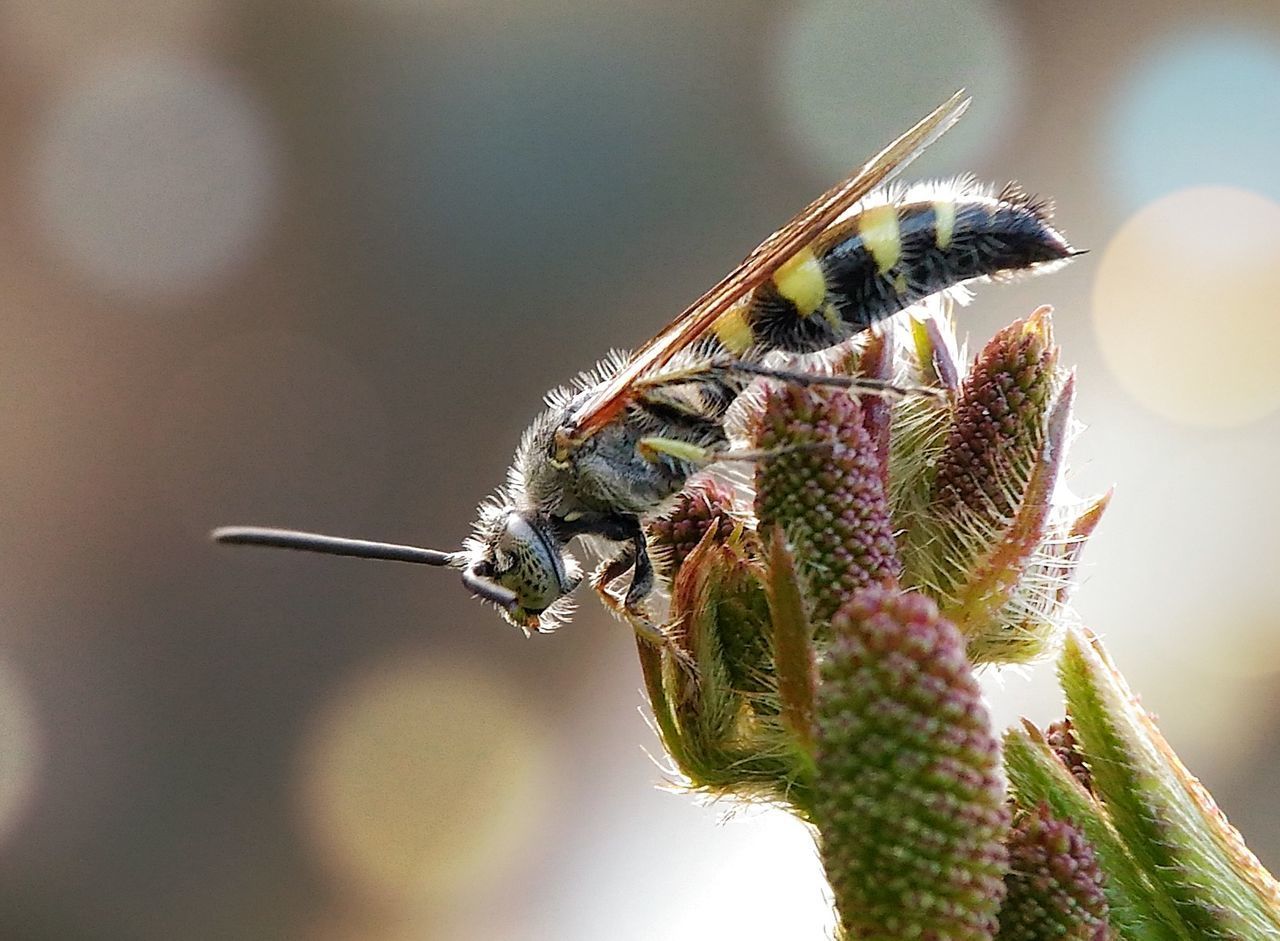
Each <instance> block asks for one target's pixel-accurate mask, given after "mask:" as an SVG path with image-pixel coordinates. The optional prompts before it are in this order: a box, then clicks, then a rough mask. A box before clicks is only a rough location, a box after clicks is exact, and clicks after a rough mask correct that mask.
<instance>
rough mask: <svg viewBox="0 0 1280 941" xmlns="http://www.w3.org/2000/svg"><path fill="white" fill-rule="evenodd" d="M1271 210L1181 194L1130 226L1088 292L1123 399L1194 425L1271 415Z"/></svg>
mask: <svg viewBox="0 0 1280 941" xmlns="http://www.w3.org/2000/svg"><path fill="white" fill-rule="evenodd" d="M1278 258H1280V203H1276V202H1274V201H1272V200H1270V199H1267V198H1266V197H1264V196H1260V195H1258V194H1256V193H1250V192H1246V191H1244V190H1238V189H1232V188H1228V187H1200V188H1195V189H1188V190H1183V191H1181V192H1178V193H1174V194H1171V195H1169V196H1166V197H1164V198H1163V199H1159V200H1156V201H1155V202H1153V203H1152V204H1150V205H1149V206H1147V207H1145V208H1144V209H1142V210H1141V211H1140V212H1138V213H1137V214H1136V215H1134V216H1133V217H1132V218H1131V219H1129V220H1128V221H1127V222H1126V223H1125V224H1124V225H1123V226H1122V227H1121V229H1120V231H1119V232H1118V233H1117V234H1116V236H1115V237H1114V238H1113V239H1112V240H1111V242H1110V244H1109V245H1108V246H1107V249H1106V253H1105V254H1104V256H1103V258H1102V262H1101V263H1100V264H1099V266H1098V275H1097V281H1096V282H1095V285H1094V303H1093V314H1094V326H1095V329H1096V330H1097V334H1098V340H1099V343H1100V344H1101V346H1102V351H1103V354H1104V356H1105V357H1106V360H1107V363H1108V365H1109V366H1110V367H1111V369H1112V371H1113V372H1114V373H1115V375H1116V376H1117V377H1118V378H1119V380H1120V382H1121V383H1122V384H1123V385H1124V387H1125V388H1126V389H1127V390H1128V392H1129V393H1130V394H1131V395H1132V396H1133V397H1134V398H1135V399H1137V400H1138V401H1139V402H1141V403H1142V404H1143V405H1145V406H1146V407H1147V408H1150V409H1151V410H1153V411H1155V412H1157V413H1158V414H1160V415H1163V416H1165V417H1166V418H1171V419H1175V420H1178V421H1183V422H1188V423H1190V424H1196V425H1217V426H1230V425H1240V424H1245V423H1247V422H1250V421H1254V420H1256V419H1258V418H1261V417H1263V416H1264V415H1267V414H1269V413H1270V412H1272V411H1274V410H1275V409H1276V408H1277V407H1278V406H1280V370H1277V369H1276V355H1277V350H1280V318H1278V317H1276V315H1275V305H1276V298H1277V297H1280V264H1277V263H1276V260H1277V259H1278Z"/></svg>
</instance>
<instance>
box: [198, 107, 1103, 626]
mask: <svg viewBox="0 0 1280 941" xmlns="http://www.w3.org/2000/svg"><path fill="white" fill-rule="evenodd" d="M968 104H969V99H968V98H966V97H964V95H963V93H960V92H958V93H956V95H954V96H953V97H952V98H951V99H950V100H948V101H947V102H946V103H944V104H943V105H941V106H940V107H939V108H937V109H936V110H934V111H933V112H932V113H931V114H929V115H928V116H927V117H925V118H924V119H923V120H921V121H920V122H919V123H918V124H916V125H915V126H914V127H913V128H911V130H909V131H907V132H906V133H905V134H903V135H902V136H901V137H899V138H898V139H897V140H895V141H894V142H893V143H891V144H889V145H888V146H887V147H885V148H884V149H883V150H881V151H880V152H879V153H878V154H876V155H875V156H874V157H872V158H871V159H870V160H869V161H868V162H867V163H866V164H864V165H863V166H862V167H861V168H859V169H858V170H856V171H855V172H854V173H853V174H851V175H850V176H848V177H847V178H846V179H844V180H843V181H841V182H840V183H838V184H836V185H835V186H834V187H832V188H831V189H830V190H828V191H827V192H826V193H824V194H823V195H821V196H820V197H818V198H817V199H816V200H814V201H813V202H812V203H810V204H809V205H808V206H806V207H805V208H804V209H803V210H801V211H800V213H798V214H797V215H796V216H795V217H794V218H793V219H791V221H789V222H788V223H787V224H786V225H784V226H783V227H782V228H781V229H779V230H778V231H777V232H775V233H774V234H773V235H771V236H769V238H767V239H765V241H764V242H763V243H761V244H760V245H759V246H758V247H757V248H756V249H755V250H754V251H752V252H751V253H750V254H749V255H748V256H747V257H746V259H745V260H744V261H743V262H742V263H741V264H740V265H739V266H738V267H737V268H735V269H734V270H733V271H732V272H730V273H729V274H728V275H726V276H725V277H724V278H723V279H722V280H721V281H720V282H719V283H718V284H716V285H715V286H714V287H712V288H711V289H710V290H709V291H707V292H706V293H705V294H704V295H703V296H702V297H700V298H698V300H696V301H695V302H694V303H693V304H691V305H690V306H689V307H688V308H687V309H685V310H684V312H683V313H681V314H680V315H679V316H678V317H676V318H675V319H674V320H673V321H671V323H669V324H668V325H667V326H666V327H665V328H664V329H663V330H662V331H661V332H660V333H658V334H657V335H656V336H655V337H653V339H651V340H649V341H648V342H647V343H645V344H644V345H643V346H641V347H640V348H639V349H638V350H636V351H635V352H634V353H633V354H631V355H630V356H624V355H620V354H615V355H613V356H612V357H610V358H609V359H608V360H606V361H605V362H603V363H601V364H600V365H599V366H598V367H597V368H596V369H595V370H594V371H592V372H590V373H584V374H583V375H582V376H580V377H579V378H578V380H577V381H575V382H573V383H572V384H570V385H569V386H566V387H564V388H560V389H556V390H554V391H552V392H551V393H549V394H548V395H547V397H546V401H545V410H544V411H543V412H542V413H541V414H540V415H539V416H538V417H537V418H535V419H534V421H533V423H532V424H531V425H530V426H529V428H528V429H527V430H526V431H525V432H524V434H523V436H522V437H521V439H520V444H519V447H518V448H517V450H516V454H515V459H514V461H513V462H512V465H511V468H510V470H509V471H508V473H507V481H506V484H505V486H503V487H501V488H499V489H498V490H497V492H496V493H495V494H494V495H493V496H492V497H490V498H489V499H487V500H486V501H484V502H483V503H482V504H481V505H480V507H479V512H478V519H477V521H476V523H475V525H474V529H473V532H472V534H471V536H470V538H468V539H467V540H466V542H465V544H464V545H463V547H462V548H461V549H460V550H458V551H454V552H443V551H439V550H435V549H424V548H419V547H416V546H402V545H394V544H390V543H380V542H367V541H364V540H356V539H343V538H337V537H332V536H323V535H319V534H316V533H306V532H298V531H294V530H280V529H270V528H263V527H248V526H235V527H224V528H221V529H217V530H215V531H214V532H213V534H212V537H213V539H215V540H216V541H218V542H222V543H232V544H241V545H261V546H275V547H281V548H288V549H301V550H307V551H311V552H322V553H330V554H335V555H346V556H357V557H362V558H373V559H392V560H398V561H402V562H415V563H421V564H426V565H432V566H444V567H449V568H454V569H458V570H460V571H461V575H462V582H463V584H464V585H465V586H466V587H467V588H468V589H469V590H470V591H471V592H472V594H474V595H475V596H477V597H479V598H481V599H483V600H485V601H487V602H490V603H492V604H493V605H494V606H496V607H497V609H498V610H499V612H501V614H502V616H503V617H504V618H505V619H506V620H507V621H509V622H510V623H512V624H514V625H516V626H518V627H520V628H522V629H524V630H525V631H526V633H528V632H545V631H549V630H551V629H553V628H554V627H555V626H557V625H558V624H559V623H561V622H562V621H564V620H565V619H566V617H567V616H568V614H569V612H570V610H571V602H570V601H569V597H568V596H569V595H570V593H572V592H573V591H574V589H575V588H577V587H578V585H579V584H580V583H581V582H582V580H583V571H582V568H581V566H580V565H579V563H578V561H577V560H576V559H575V558H574V557H573V556H572V555H571V554H570V553H569V551H568V547H569V544H570V543H571V542H572V541H573V540H574V539H575V538H577V537H589V538H590V537H594V538H595V539H597V540H603V542H604V543H605V544H606V545H607V546H610V547H613V548H611V549H610V550H608V551H607V552H606V553H605V556H606V558H605V561H604V562H603V563H602V564H601V566H600V568H599V569H598V570H597V573H596V576H595V578H594V582H595V584H596V587H597V589H599V590H600V592H601V594H602V596H604V597H605V598H606V600H610V599H612V602H613V604H614V606H615V607H616V608H618V609H619V610H620V611H621V612H622V613H624V614H627V615H630V616H631V620H632V622H633V623H634V624H639V625H647V624H648V622H647V620H645V601H646V599H647V598H648V597H649V596H650V594H651V593H652V591H653V589H654V583H655V576H654V569H653V564H652V562H651V560H650V558H649V554H648V551H647V548H646V542H645V534H644V528H643V525H642V523H643V521H644V520H646V519H651V518H653V517H654V516H655V515H658V514H660V513H661V512H662V511H663V509H664V507H666V506H667V505H668V503H669V501H670V500H671V499H672V498H673V497H674V496H675V495H676V494H677V493H678V492H679V491H680V490H681V489H683V487H684V486H685V483H686V482H687V481H688V479H689V478H690V477H691V476H692V475H693V474H695V473H697V472H698V471H699V470H702V469H704V468H705V467H706V466H707V465H708V463H710V462H711V461H714V460H717V459H725V458H727V459H734V458H735V456H737V455H739V453H740V452H736V451H734V450H732V449H731V446H730V442H729V434H728V432H727V430H726V415H727V413H728V411H729V408H730V406H731V405H732V404H733V402H734V401H735V400H736V399H737V398H738V397H739V396H740V395H741V394H742V393H743V392H744V391H745V389H746V388H747V386H748V385H750V384H751V383H752V382H753V381H754V380H755V379H757V378H758V377H760V376H766V377H772V378H774V379H778V380H781V381H790V382H803V383H823V384H842V385H847V386H849V387H852V388H856V389H859V390H861V391H864V392H875V393H880V394H885V393H889V392H894V391H901V390H895V388H894V387H892V386H891V385H889V384H887V383H883V382H877V381H875V380H871V379H865V378H859V377H835V376H822V375H818V374H817V373H816V372H815V373H812V374H810V373H804V372H788V371H785V370H781V369H773V368H770V367H769V366H768V365H767V360H766V358H767V356H768V354H771V353H775V352H777V353H786V354H810V353H816V352H819V351H822V350H825V349H828V348H830V347H833V346H835V345H837V344H839V343H842V342H844V341H845V340H849V339H851V338H852V337H854V336H856V335H857V334H859V333H862V332H863V331H866V330H867V329H869V328H870V327H872V326H873V325H874V324H876V323H878V322H880V321H882V320H884V319H885V318H888V317H891V316H892V315H894V314H896V313H898V312H899V311H902V310H904V309H906V308H908V307H911V306H912V305H914V304H917V303H919V302H920V301H922V300H924V299H926V298H928V297H931V296H933V295H936V294H940V293H942V292H946V291H949V290H951V289H953V288H956V287H958V286H960V285H964V284H966V283H968V282H972V281H976V280H982V279H986V280H994V279H1000V278H1003V277H1006V276H1010V275H1013V274H1017V273H1021V272H1029V271H1038V270H1044V269H1047V268H1051V267H1056V266H1058V265H1060V264H1062V263H1064V262H1066V261H1067V260H1068V259H1070V258H1071V257H1072V256H1073V255H1075V254H1078V253H1077V252H1076V251H1075V250H1074V249H1073V248H1072V247H1071V246H1070V245H1069V244H1068V242H1067V240H1066V239H1065V238H1064V237H1063V236H1062V234H1061V233H1060V232H1058V231H1057V230H1056V229H1055V228H1054V227H1053V226H1052V225H1051V223H1050V218H1049V217H1050V211H1049V207H1048V204H1047V203H1045V202H1043V201H1040V200H1036V199H1033V198H1031V197H1028V196H1026V195H1025V194H1024V193H1023V192H1022V191H1021V190H1019V189H1018V188H1016V187H1014V186H1012V185H1010V186H1009V187H1006V188H1005V189H1004V190H1002V191H1000V192H999V193H994V192H992V191H991V190H990V189H987V188H983V187H979V186H978V185H976V184H975V183H973V182H971V181H960V182H957V183H956V184H954V185H953V186H951V187H950V188H949V189H947V188H942V189H938V190H936V191H935V192H933V193H932V194H931V195H929V196H928V197H927V198H923V197H921V198H914V197H913V196H912V193H911V191H910V190H907V191H903V192H899V193H896V194H894V193H890V192H889V191H888V190H887V188H886V187H885V184H887V183H888V182H890V180H891V179H892V178H893V177H895V176H896V175H897V174H898V173H899V172H900V171H901V170H902V169H903V168H904V167H906V166H907V165H908V164H909V163H910V162H911V161H912V160H914V159H915V158H916V157H917V156H918V155H919V154H920V153H921V152H922V151H923V150H924V149H925V148H926V147H928V146H929V145H930V144H932V143H933V142H934V141H935V140H937V138H938V137H940V136H941V135H942V134H943V133H944V132H945V131H946V130H947V129H948V128H950V127H951V126H952V125H953V124H954V123H955V122H956V121H957V120H958V119H959V118H960V116H961V115H962V114H963V113H964V111H965V109H966V108H967V107H968ZM628 572H630V576H631V577H630V582H629V584H628V585H627V586H626V590H625V593H623V594H621V595H613V594H611V593H610V591H609V586H611V585H612V584H613V583H614V582H615V581H616V580H618V579H620V578H621V577H622V576H624V575H625V574H626V573H628ZM655 630H656V629H655Z"/></svg>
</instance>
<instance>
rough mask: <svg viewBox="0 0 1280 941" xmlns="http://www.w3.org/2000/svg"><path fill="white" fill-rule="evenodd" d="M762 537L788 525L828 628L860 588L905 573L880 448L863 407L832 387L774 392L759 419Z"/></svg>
mask: <svg viewBox="0 0 1280 941" xmlns="http://www.w3.org/2000/svg"><path fill="white" fill-rule="evenodd" d="M755 442H756V447H757V448H759V449H760V450H762V451H766V452H769V453H770V456H769V457H767V458H764V459H763V460H761V461H760V462H759V464H758V465H757V468H756V501H755V508H756V515H757V516H758V517H759V519H760V526H761V530H762V532H763V531H765V530H767V529H768V528H769V527H772V526H780V527H782V530H783V532H785V533H786V535H787V539H788V541H789V542H790V543H791V545H792V546H793V548H794V550H795V555H796V558H797V559H798V560H800V564H801V574H802V576H803V578H804V580H805V582H806V584H807V587H808V595H809V599H810V601H811V603H812V605H813V612H812V616H813V620H814V622H815V625H816V626H817V628H818V630H819V632H820V634H821V633H822V625H823V624H825V623H826V622H827V621H829V620H830V618H831V616H832V615H833V614H834V613H835V611H836V609H837V608H839V607H840V605H841V604H843V603H844V602H845V601H846V600H847V599H848V598H849V597H850V596H851V595H852V593H853V592H854V591H856V590H857V589H859V588H861V587H863V586H864V585H869V584H872V583H876V582H892V581H894V580H895V579H896V578H897V575H898V558H897V550H896V546H895V545H894V540H893V523H892V521H891V519H890V515H889V508H888V504H887V501H886V499H885V488H884V474H883V468H882V466H881V463H880V457H879V453H878V452H879V448H878V446H877V442H876V441H874V440H873V439H872V437H871V435H870V434H869V433H868V431H867V428H866V425H865V423H864V420H863V413H862V408H861V407H860V406H859V404H858V402H857V400H856V399H855V398H853V397H852V396H849V395H847V394H846V393H844V392H841V391H837V390H834V389H805V388H800V387H798V386H785V387H781V388H775V389H771V390H770V391H769V393H768V395H767V396H766V399H765V403H764V407H763V409H762V411H761V413H760V415H759V416H758V418H757V420H756V426H755Z"/></svg>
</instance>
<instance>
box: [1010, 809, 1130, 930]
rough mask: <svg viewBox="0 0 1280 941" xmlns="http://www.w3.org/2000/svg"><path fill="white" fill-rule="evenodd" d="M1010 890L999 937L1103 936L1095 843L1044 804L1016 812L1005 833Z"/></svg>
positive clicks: (1104, 901) (1104, 909)
mask: <svg viewBox="0 0 1280 941" xmlns="http://www.w3.org/2000/svg"><path fill="white" fill-rule="evenodd" d="M1004 881H1005V886H1006V888H1007V889H1008V895H1007V897H1006V899H1005V903H1004V906H1003V907H1002V908H1001V909H1000V934H999V936H998V937H999V941H1051V939H1062V941H1107V939H1108V938H1110V937H1112V935H1111V931H1110V928H1109V927H1108V923H1107V898H1106V895H1104V894H1103V889H1102V884H1103V877H1102V870H1101V869H1100V868H1099V867H1098V862H1097V860H1096V859H1095V857H1094V853H1093V847H1092V846H1090V845H1089V842H1088V840H1087V839H1085V836H1084V834H1082V833H1081V832H1080V831H1079V830H1078V829H1077V828H1076V827H1075V826H1074V825H1072V824H1071V823H1068V822H1066V821H1064V820H1058V819H1056V818H1055V817H1054V816H1053V815H1052V814H1051V813H1050V811H1049V809H1048V808H1047V807H1044V806H1043V805H1042V806H1041V807H1039V808H1037V809H1036V810H1035V811H1032V812H1027V813H1024V814H1022V815H1020V817H1019V819H1017V820H1016V821H1015V822H1014V827H1013V831H1012V832H1011V834H1010V837H1009V873H1008V875H1006V876H1005V880H1004Z"/></svg>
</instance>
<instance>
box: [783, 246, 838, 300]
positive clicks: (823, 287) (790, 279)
mask: <svg viewBox="0 0 1280 941" xmlns="http://www.w3.org/2000/svg"><path fill="white" fill-rule="evenodd" d="M773 284H774V287H776V288H777V289H778V293H779V294H781V295H782V296H783V297H785V298H786V299H787V300H789V301H790V302H791V303H792V304H795V305H796V312H797V313H799V314H800V316H801V317H808V316H809V315H810V314H812V313H813V312H814V311H815V310H817V309H818V308H819V307H821V306H822V302H823V301H825V300H826V299H827V278H826V275H824V274H823V273H822V265H820V264H819V263H818V257H817V256H816V255H814V253H813V249H812V248H803V249H801V250H800V251H798V252H796V254H795V255H793V256H792V257H790V258H788V259H787V260H786V261H785V262H783V264H782V267H780V268H779V269H778V270H777V271H776V272H774V275H773Z"/></svg>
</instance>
